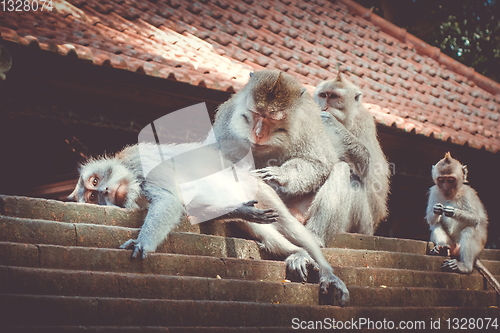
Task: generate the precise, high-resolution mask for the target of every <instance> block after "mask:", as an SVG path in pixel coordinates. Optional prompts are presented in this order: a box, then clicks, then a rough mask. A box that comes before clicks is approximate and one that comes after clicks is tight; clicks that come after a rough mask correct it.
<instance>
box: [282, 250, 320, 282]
mask: <svg viewBox="0 0 500 333" xmlns="http://www.w3.org/2000/svg"><path fill="white" fill-rule="evenodd" d="M285 262H286V268H287V270H288V271H289V272H290V273H291V274H292V275H294V276H296V277H298V278H299V280H300V281H304V282H305V281H307V274H308V272H307V267H308V266H313V269H315V270H319V266H318V264H317V263H316V262H315V261H314V259H313V258H311V256H310V255H309V254H308V253H307V252H306V251H300V252H296V253H293V254H291V255H289V256H288V258H286V259H285Z"/></svg>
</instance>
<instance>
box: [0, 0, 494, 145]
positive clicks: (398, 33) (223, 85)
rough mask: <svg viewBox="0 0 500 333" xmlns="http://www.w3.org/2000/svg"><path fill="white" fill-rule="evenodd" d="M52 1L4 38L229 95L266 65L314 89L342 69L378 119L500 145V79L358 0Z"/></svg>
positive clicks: (14, 16) (7, 23)
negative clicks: (482, 73)
mask: <svg viewBox="0 0 500 333" xmlns="http://www.w3.org/2000/svg"><path fill="white" fill-rule="evenodd" d="M53 3H54V10H53V12H29V13H22V14H21V15H19V14H18V13H9V12H6V13H4V15H3V17H2V18H1V19H0V35H1V36H2V38H3V39H5V40H9V41H13V42H17V43H20V44H23V45H30V44H31V45H33V44H34V45H37V46H39V47H40V48H41V49H43V50H48V51H52V52H58V53H60V54H63V55H66V56H76V57H78V58H80V59H84V60H87V61H91V62H93V63H94V64H96V65H103V66H111V67H115V68H121V69H125V70H129V71H134V72H136V71H137V72H143V73H145V74H146V75H152V76H157V77H161V78H169V79H175V80H178V81H182V82H187V83H190V84H193V85H200V86H206V87H208V88H211V89H219V90H224V91H237V90H238V89H241V87H242V86H243V85H244V84H245V82H246V81H247V79H248V73H249V72H250V71H251V70H255V69H260V68H277V69H280V70H283V71H287V72H289V73H291V74H292V75H294V76H295V77H297V78H298V79H299V80H300V81H301V82H302V83H304V84H306V87H307V88H308V90H309V91H312V90H313V87H312V85H316V84H317V83H318V82H320V81H321V80H325V79H332V78H333V77H335V75H336V73H337V66H340V70H342V71H348V72H350V73H351V74H352V75H350V78H349V79H351V80H352V81H353V82H355V83H356V84H358V85H359V86H360V87H361V88H362V89H363V92H364V101H365V104H366V105H367V107H368V109H369V110H370V111H371V112H372V113H373V114H374V116H375V119H376V120H377V122H379V123H381V124H384V125H386V126H395V127H397V128H400V129H402V130H405V131H407V132H414V133H417V134H422V135H425V136H429V137H434V138H436V139H440V140H443V141H451V142H454V143H457V144H468V145H469V146H471V147H474V148H478V149H480V148H483V147H484V148H485V149H486V150H490V151H493V152H498V151H499V150H500V137H499V136H498V135H499V131H498V120H499V111H500V95H499V94H500V85H499V84H498V83H496V82H493V81H491V80H489V79H486V78H484V77H482V76H480V75H479V74H477V73H475V71H474V70H473V69H472V68H467V67H465V66H463V65H461V64H459V63H457V62H456V61H454V60H451V59H448V58H447V57H446V56H444V55H442V54H441V53H440V51H439V49H437V48H433V47H431V46H429V45H427V44H425V43H424V42H422V41H420V40H418V39H417V38H416V37H414V36H412V35H410V34H407V32H406V31H405V30H404V29H400V28H398V27H396V26H394V25H392V24H390V23H388V22H387V21H385V20H383V19H381V18H380V17H377V16H376V15H374V14H373V13H371V12H370V11H369V10H367V9H366V8H363V7H361V6H359V5H357V4H355V3H354V2H352V1H350V0H339V1H338V2H336V3H331V2H328V1H324V0H317V1H315V2H314V3H312V2H307V3H306V2H302V1H297V2H296V1H290V0H282V1H276V0H275V1H269V2H261V3H256V2H254V1H251V0H246V1H226V0H215V1H202V2H194V1H189V2H187V1H186V2H184V1H176V0H169V1H166V2H156V1H139V0H126V1H123V0H116V1H113V0H103V1H95V0H71V1H62V0H54V1H53ZM20 16H21V18H22V20H20V19H19V17H20ZM347 74H348V73H347ZM485 89H486V90H485Z"/></svg>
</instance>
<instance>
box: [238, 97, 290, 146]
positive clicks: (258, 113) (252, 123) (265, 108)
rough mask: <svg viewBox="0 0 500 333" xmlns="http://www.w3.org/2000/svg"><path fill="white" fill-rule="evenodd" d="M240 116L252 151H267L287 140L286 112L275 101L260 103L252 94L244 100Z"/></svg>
mask: <svg viewBox="0 0 500 333" xmlns="http://www.w3.org/2000/svg"><path fill="white" fill-rule="evenodd" d="M246 102H247V103H246V110H245V111H246V112H244V113H242V118H243V120H244V122H245V123H246V125H247V126H248V130H249V132H250V135H249V139H250V143H251V147H252V150H253V151H257V152H260V151H262V152H263V151H267V150H271V149H272V148H273V147H275V146H282V145H283V143H284V142H286V141H288V134H287V133H288V131H287V128H288V124H287V120H288V119H287V112H286V110H285V109H283V108H282V107H281V105H280V104H277V103H272V102H271V103H262V101H256V100H255V99H254V98H252V96H249V98H248V99H247V101H246Z"/></svg>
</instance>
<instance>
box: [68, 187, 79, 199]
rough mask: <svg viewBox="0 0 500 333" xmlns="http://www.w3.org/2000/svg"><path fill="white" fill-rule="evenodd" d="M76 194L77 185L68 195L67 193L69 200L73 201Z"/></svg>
mask: <svg viewBox="0 0 500 333" xmlns="http://www.w3.org/2000/svg"><path fill="white" fill-rule="evenodd" d="M77 194H78V186H76V187H75V189H74V191H73V192H71V194H70V195H68V199H69V200H73V201H76V196H77Z"/></svg>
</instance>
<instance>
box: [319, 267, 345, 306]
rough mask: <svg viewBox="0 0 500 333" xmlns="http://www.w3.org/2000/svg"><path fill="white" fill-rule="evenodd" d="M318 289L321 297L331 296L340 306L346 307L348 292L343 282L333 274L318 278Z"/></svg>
mask: <svg viewBox="0 0 500 333" xmlns="http://www.w3.org/2000/svg"><path fill="white" fill-rule="evenodd" d="M319 289H320V290H321V293H322V294H323V295H326V294H330V295H332V296H333V297H334V299H335V300H337V301H338V303H339V305H340V306H346V305H347V304H348V303H349V290H347V287H346V286H345V284H344V282H343V281H342V280H341V279H339V278H338V277H337V276H336V275H335V274H333V273H327V274H323V275H322V276H321V277H320V279H319Z"/></svg>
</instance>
